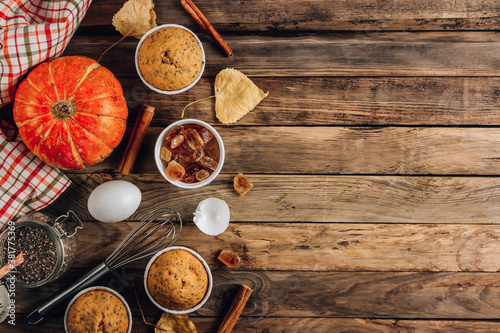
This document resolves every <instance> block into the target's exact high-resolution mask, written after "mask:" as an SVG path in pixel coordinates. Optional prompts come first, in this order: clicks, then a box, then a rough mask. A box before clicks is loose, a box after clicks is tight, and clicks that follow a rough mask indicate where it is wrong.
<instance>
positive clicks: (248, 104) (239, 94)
mask: <svg viewBox="0 0 500 333" xmlns="http://www.w3.org/2000/svg"><path fill="white" fill-rule="evenodd" d="M268 94H269V93H264V92H263V91H262V90H261V89H259V87H257V86H256V85H255V84H254V83H253V82H252V81H251V80H250V79H249V78H248V77H247V76H246V75H245V74H243V73H241V72H240V71H237V70H236V69H233V68H226V69H224V70H222V71H221V72H220V73H219V74H217V77H216V78H215V114H216V115H217V118H218V119H219V120H220V121H221V122H222V123H223V124H231V123H234V122H235V121H237V120H239V119H241V118H242V117H243V116H244V115H246V114H247V113H248V112H250V111H252V110H253V108H255V107H256V106H257V104H259V103H260V101H262V100H263V99H264V97H266V96H267V95H268Z"/></svg>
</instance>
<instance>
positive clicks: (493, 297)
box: [16, 268, 500, 320]
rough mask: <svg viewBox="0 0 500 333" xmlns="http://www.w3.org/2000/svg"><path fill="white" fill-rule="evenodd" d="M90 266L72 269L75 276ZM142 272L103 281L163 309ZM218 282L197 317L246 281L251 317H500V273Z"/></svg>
mask: <svg viewBox="0 0 500 333" xmlns="http://www.w3.org/2000/svg"><path fill="white" fill-rule="evenodd" d="M84 272H85V271H84V270H78V271H75V270H73V271H72V272H70V273H67V280H66V281H71V280H70V279H75V278H77V277H79V276H81V275H82V274H84ZM143 273H144V271H143V270H133V269H126V268H125V269H121V270H118V271H116V272H115V274H114V275H113V274H111V275H109V276H106V277H104V278H103V279H102V280H101V281H100V282H99V285H104V286H109V287H111V288H113V289H117V290H118V291H119V292H120V293H121V294H122V295H123V297H124V298H125V300H126V301H127V302H128V304H129V305H130V307H131V309H132V313H136V314H139V313H140V312H139V308H138V305H137V302H136V301H135V296H134V291H133V288H132V283H134V284H135V285H136V288H137V292H138V295H139V297H140V299H141V306H142V309H143V311H144V313H146V314H148V315H150V316H159V315H160V314H161V310H159V309H157V308H155V306H154V305H153V304H152V303H151V302H150V301H148V300H147V297H146V296H145V291H144V290H143V288H144V287H143V282H142V280H143ZM212 273H213V275H214V287H213V289H212V293H211V295H210V298H209V299H208V301H207V303H206V304H205V306H203V307H202V308H200V309H199V310H198V311H197V312H196V314H197V315H200V316H203V317H219V318H220V319H222V317H223V316H224V314H225V311H226V310H227V309H228V308H229V306H230V304H231V302H232V300H233V298H234V295H235V294H236V293H237V291H238V289H239V287H240V285H241V284H245V285H247V286H249V287H250V288H252V289H253V290H254V292H253V293H252V296H251V297H250V299H249V301H248V302H247V304H246V306H245V309H244V310H243V313H242V315H243V316H244V317H245V316H251V317H262V316H265V317H285V318H287V317H309V318H325V317H336V318H379V319H408V318H421V319H455V318H464V319H488V320H491V319H499V317H500V315H499V308H500V283H499V280H498V274H499V273H481V274H477V273H407V272H309V271H306V272H300V274H296V273H295V272H263V271H237V272H236V271H230V272H229V271H224V272H222V271H214V272H212ZM60 287H61V286H60V285H58V284H57V283H56V284H50V285H47V286H46V287H44V288H43V290H38V291H37V292H36V293H34V292H30V291H26V290H19V291H18V293H17V295H16V297H18V298H17V299H16V308H17V310H18V313H29V312H31V311H32V310H33V309H34V308H36V306H37V304H40V303H41V301H43V300H45V299H47V298H48V297H50V296H51V295H53V294H54V293H55V292H56V291H58V290H59V288H60Z"/></svg>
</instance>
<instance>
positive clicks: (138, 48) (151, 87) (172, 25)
mask: <svg viewBox="0 0 500 333" xmlns="http://www.w3.org/2000/svg"><path fill="white" fill-rule="evenodd" d="M167 27H177V28H181V29H184V30H186V31H188V32H190V33H191V34H192V35H193V37H194V38H195V39H196V41H197V42H198V44H199V45H200V48H201V57H202V61H203V64H202V65H201V70H200V73H199V74H198V76H197V77H196V79H195V80H194V81H193V82H191V83H190V84H189V85H187V86H185V87H184V88H181V89H178V90H162V89H158V88H156V87H154V86H153V85H151V84H150V83H149V82H148V81H146V79H145V78H144V77H143V76H142V73H141V70H140V69H139V50H140V49H141V46H142V43H143V42H144V40H145V39H146V37H148V36H149V35H150V34H152V33H153V32H155V31H157V30H160V29H163V28H167ZM205 62H206V61H205V50H204V49H203V45H202V44H201V41H200V39H199V38H198V36H196V35H195V34H194V32H192V31H191V30H189V29H188V28H186V27H184V26H182V25H178V24H163V25H159V26H157V27H156V28H153V29H151V30H149V31H148V32H146V34H144V36H142V38H141V40H140V41H139V44H137V48H136V49H135V69H136V70H137V74H139V77H140V78H141V80H142V82H143V83H144V84H145V85H146V86H147V87H148V88H149V89H151V90H153V91H156V92H157V93H160V94H166V95H175V94H180V93H182V92H185V91H187V90H189V89H191V88H192V87H193V86H194V85H195V84H196V83H198V81H199V80H200V78H201V76H202V75H203V71H204V70H205Z"/></svg>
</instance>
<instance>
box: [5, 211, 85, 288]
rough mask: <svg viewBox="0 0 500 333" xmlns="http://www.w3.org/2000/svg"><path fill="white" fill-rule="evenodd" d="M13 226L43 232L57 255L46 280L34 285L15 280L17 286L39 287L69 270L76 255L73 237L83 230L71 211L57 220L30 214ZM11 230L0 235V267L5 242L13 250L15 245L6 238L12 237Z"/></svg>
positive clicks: (36, 213)
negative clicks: (69, 222)
mask: <svg viewBox="0 0 500 333" xmlns="http://www.w3.org/2000/svg"><path fill="white" fill-rule="evenodd" d="M68 219H71V220H72V221H73V222H75V223H76V226H75V227H73V228H72V227H70V226H69V225H68V224H67V222H68ZM14 226H15V228H16V229H17V228H19V227H22V226H31V227H37V228H40V229H41V230H43V231H44V232H45V233H46V234H47V235H49V236H50V238H51V239H52V241H53V242H54V245H55V250H56V255H57V257H56V263H55V267H54V269H53V270H52V272H51V273H50V274H49V275H48V276H47V277H46V278H44V279H43V280H40V281H37V282H35V283H25V282H23V281H21V280H19V279H16V283H17V284H18V285H20V286H22V287H26V288H35V287H39V286H42V285H44V284H47V283H49V282H52V281H54V280H56V279H57V278H59V277H61V275H63V274H64V273H65V272H66V271H67V270H68V269H69V267H70V266H71V264H72V263H73V259H74V257H75V254H76V237H74V236H75V234H76V233H77V231H78V229H82V228H83V223H82V221H81V220H80V218H79V217H78V216H77V215H76V214H75V213H74V212H73V211H71V210H70V211H68V213H67V214H65V215H61V216H59V217H57V218H55V217H53V216H52V215H49V214H44V213H40V212H35V213H31V214H28V215H24V216H22V217H21V218H19V219H18V220H17V221H16V223H15V224H14ZM11 229H12V228H10V229H9V227H6V228H5V230H4V231H3V232H2V234H1V235H0V252H2V253H1V255H0V263H1V264H0V267H2V266H4V265H5V264H6V262H5V254H4V253H3V251H4V246H5V242H6V241H7V240H9V246H11V243H12V245H13V246H14V248H15V245H16V242H15V239H14V241H13V242H12V241H11V240H10V239H9V237H8V236H12V231H13V230H11ZM9 232H10V233H9Z"/></svg>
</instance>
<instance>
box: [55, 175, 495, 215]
mask: <svg viewBox="0 0 500 333" xmlns="http://www.w3.org/2000/svg"><path fill="white" fill-rule="evenodd" d="M234 176H235V174H233V175H229V174H221V175H219V176H218V177H217V178H216V179H215V180H214V181H213V182H212V183H211V184H210V186H206V187H202V188H200V189H198V190H196V191H192V190H184V189H179V188H177V187H174V186H171V185H170V184H169V183H167V182H166V181H165V180H163V178H161V176H159V175H146V174H144V175H135V176H134V177H129V178H126V177H119V176H118V175H117V177H116V179H124V180H129V181H131V182H133V183H134V184H136V185H137V186H138V187H139V189H140V190H141V191H142V203H141V206H140V207H139V209H138V210H137V212H136V213H135V214H133V215H132V217H131V219H132V220H136V221H138V220H140V219H141V218H142V217H144V216H145V215H146V214H147V213H148V212H150V211H152V210H153V209H155V208H158V207H159V206H167V207H170V208H173V209H175V210H178V211H179V213H180V214H181V215H182V216H183V218H184V219H186V220H187V221H190V220H191V219H192V216H193V215H192V213H193V212H194V211H195V210H196V207H197V206H198V203H199V202H200V201H202V200H203V199H206V198H209V197H216V198H220V199H223V200H225V201H226V202H227V204H228V205H229V207H230V210H231V221H233V222H253V223H268V222H321V223H323V222H342V223H344V222H355V223H359V222H362V223H440V224H455V223H465V224H498V223H500V191H499V188H500V179H498V178H496V177H432V176H414V177H409V176H301V175H294V176H289V175H281V176H278V175H249V179H250V180H251V181H252V183H253V184H254V187H253V189H252V190H251V191H250V192H249V193H248V194H247V195H245V196H244V197H243V198H242V197H240V196H239V195H238V194H237V192H236V191H235V190H234V188H233V183H232V181H233V178H234ZM71 179H72V180H73V184H72V185H71V187H70V188H69V189H68V190H66V192H64V193H63V194H62V196H61V197H60V198H59V199H58V200H57V201H56V202H54V204H53V205H51V206H50V207H49V208H48V209H49V210H53V212H54V213H56V214H61V213H64V212H66V210H67V209H69V208H71V209H73V210H75V211H76V212H77V213H79V214H81V216H82V218H84V219H85V220H89V219H91V217H90V214H89V213H88V211H87V198H88V196H89V195H90V192H91V191H92V190H93V189H94V188H95V187H96V186H97V185H98V184H99V175H98V174H95V175H85V174H75V175H71Z"/></svg>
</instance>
